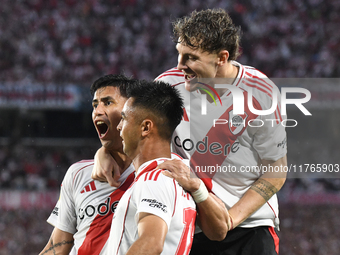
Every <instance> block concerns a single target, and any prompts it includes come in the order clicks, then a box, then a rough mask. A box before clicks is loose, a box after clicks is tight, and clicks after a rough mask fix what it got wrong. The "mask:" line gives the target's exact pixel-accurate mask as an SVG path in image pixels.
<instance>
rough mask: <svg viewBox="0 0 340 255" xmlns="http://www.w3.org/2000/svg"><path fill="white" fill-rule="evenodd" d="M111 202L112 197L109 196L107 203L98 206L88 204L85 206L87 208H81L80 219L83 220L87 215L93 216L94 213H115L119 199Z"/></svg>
mask: <svg viewBox="0 0 340 255" xmlns="http://www.w3.org/2000/svg"><path fill="white" fill-rule="evenodd" d="M110 202H111V198H110V197H109V198H108V199H107V200H106V202H105V203H101V204H99V205H98V206H93V205H88V206H86V207H85V209H83V208H79V213H78V217H79V219H81V220H82V219H84V218H85V216H87V217H92V216H94V215H99V216H105V215H107V214H108V213H112V214H114V213H115V210H116V208H117V205H118V202H119V200H118V201H114V202H113V203H110Z"/></svg>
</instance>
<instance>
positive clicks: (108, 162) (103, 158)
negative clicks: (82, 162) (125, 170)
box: [91, 147, 120, 187]
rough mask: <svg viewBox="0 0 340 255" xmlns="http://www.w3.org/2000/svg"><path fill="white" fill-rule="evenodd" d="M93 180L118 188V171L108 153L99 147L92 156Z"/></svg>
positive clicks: (116, 165)
mask: <svg viewBox="0 0 340 255" xmlns="http://www.w3.org/2000/svg"><path fill="white" fill-rule="evenodd" d="M91 177H92V179H94V180H97V181H101V182H108V183H109V184H110V186H113V187H118V186H119V185H120V182H119V181H118V179H119V177H120V169H119V166H118V164H117V163H116V161H115V160H114V158H113V157H112V156H111V154H110V153H109V152H107V151H106V150H105V148H104V147H101V148H100V149H99V150H97V152H96V155H95V156H94V166H93V170H92V173H91Z"/></svg>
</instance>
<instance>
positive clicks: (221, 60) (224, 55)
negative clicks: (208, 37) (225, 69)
mask: <svg viewBox="0 0 340 255" xmlns="http://www.w3.org/2000/svg"><path fill="white" fill-rule="evenodd" d="M217 57H218V62H217V64H218V65H219V66H223V65H224V64H226V63H227V62H228V59H229V51H227V50H221V51H220V52H219V53H218V54H217Z"/></svg>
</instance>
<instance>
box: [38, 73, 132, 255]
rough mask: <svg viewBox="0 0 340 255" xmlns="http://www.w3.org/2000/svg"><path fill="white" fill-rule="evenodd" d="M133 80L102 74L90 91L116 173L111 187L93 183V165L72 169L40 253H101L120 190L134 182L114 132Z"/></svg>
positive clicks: (90, 162) (101, 136) (99, 129)
mask: <svg viewBox="0 0 340 255" xmlns="http://www.w3.org/2000/svg"><path fill="white" fill-rule="evenodd" d="M134 82H135V81H134V80H131V79H128V78H126V77H125V76H122V75H107V76H104V77H101V78H99V79H98V80H96V81H95V82H94V83H93V84H92V86H91V94H92V96H93V101H92V105H93V112H92V120H93V123H94V125H95V127H96V130H97V132H98V135H99V139H100V141H101V144H102V146H103V148H104V149H105V150H107V152H108V153H109V154H110V155H111V156H112V157H113V158H114V159H115V162H116V164H117V166H116V167H117V169H119V175H120V178H119V183H121V185H120V186H119V187H117V188H114V187H111V186H110V185H109V184H108V183H103V182H99V181H94V180H93V179H92V178H91V173H92V169H93V165H94V161H93V160H83V161H80V162H77V163H75V164H73V165H72V166H71V167H70V168H69V169H68V171H67V173H66V175H65V178H64V180H63V183H62V186H61V195H60V200H59V201H58V203H57V205H56V207H55V208H54V210H53V212H52V214H51V216H50V217H49V219H48V222H49V223H50V224H52V225H54V226H55V228H54V230H53V232H52V234H51V237H50V240H49V241H48V243H47V245H46V246H45V248H44V249H43V250H42V252H41V253H40V254H56V253H57V254H69V252H70V250H71V249H72V247H73V249H72V252H71V254H79V255H80V254H102V250H103V247H104V246H105V245H106V241H107V239H108V237H109V232H110V227H111V221H112V216H113V215H114V213H115V210H116V206H117V204H118V201H119V200H120V198H121V196H122V195H123V194H124V192H125V190H126V189H127V188H128V187H129V186H130V184H131V183H132V181H133V180H134V167H133V166H132V165H131V160H130V159H129V158H128V157H127V156H126V155H125V154H124V153H123V150H122V139H121V138H120V136H119V132H118V131H117V125H118V123H119V121H120V119H121V110H122V109H123V105H124V103H125V101H126V100H127V96H126V89H127V88H128V87H129V86H131V84H133V83H134Z"/></svg>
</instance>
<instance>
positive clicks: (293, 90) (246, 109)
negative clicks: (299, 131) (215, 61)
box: [198, 82, 312, 130]
mask: <svg viewBox="0 0 340 255" xmlns="http://www.w3.org/2000/svg"><path fill="white" fill-rule="evenodd" d="M200 84H202V85H204V86H206V87H207V88H209V89H210V91H212V92H213V93H214V94H215V97H217V99H218V100H219V102H220V106H223V105H222V100H221V97H220V96H219V94H218V92H217V91H218V90H221V91H226V92H225V93H229V94H231V96H232V110H230V112H229V119H224V118H217V119H214V120H213V126H214V127H215V126H216V125H225V124H229V125H230V128H232V129H234V130H236V129H237V130H238V129H240V128H242V127H245V126H251V127H261V126H263V125H265V122H268V123H272V126H274V123H275V122H276V123H278V122H279V123H281V125H282V126H284V127H295V126H297V125H298V121H297V120H295V119H287V105H293V106H295V107H297V108H298V109H299V110H300V111H301V112H302V113H303V114H304V115H305V116H311V115H312V114H311V113H310V112H309V111H308V110H307V109H306V107H305V106H304V105H303V104H305V103H307V102H309V101H310V99H311V93H310V91H309V90H308V89H305V88H299V87H281V94H280V91H279V90H278V89H274V87H272V88H271V89H267V90H265V89H262V88H261V87H260V88H259V87H256V86H254V88H255V89H248V90H247V91H245V90H244V89H242V88H240V87H238V86H235V85H230V84H215V86H214V87H212V86H209V85H208V84H206V83H201V82H200ZM198 89H200V90H202V91H204V92H205V93H202V94H201V114H202V115H207V94H208V95H209V96H210V97H211V98H212V99H213V101H214V103H215V105H216V106H218V105H217V103H216V100H215V97H214V95H213V94H212V93H211V92H209V91H208V90H207V89H205V88H201V87H199V88H198ZM256 89H259V90H261V91H262V92H263V93H262V98H261V93H258V91H256ZM253 93H254V94H255V93H256V95H253ZM265 94H266V95H265ZM245 95H247V96H245ZM263 95H265V96H263ZM289 95H294V98H288V97H289ZM268 96H269V97H268ZM268 98H269V99H268ZM279 99H280V100H279ZM229 100H230V99H229ZM265 100H270V101H271V102H270V104H271V107H270V108H269V109H257V108H258V107H256V103H254V102H259V101H261V102H264V101H265ZM279 101H280V102H279ZM254 104H255V105H254ZM270 104H268V105H270ZM258 105H260V104H259V103H258ZM225 107H227V105H226V106H225ZM250 114H252V115H253V116H254V115H255V116H266V117H263V118H258V117H257V118H255V119H254V118H253V119H247V117H248V116H249V115H250ZM273 116H274V117H273Z"/></svg>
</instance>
